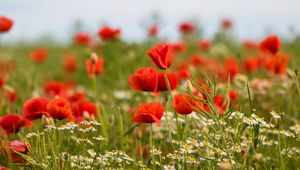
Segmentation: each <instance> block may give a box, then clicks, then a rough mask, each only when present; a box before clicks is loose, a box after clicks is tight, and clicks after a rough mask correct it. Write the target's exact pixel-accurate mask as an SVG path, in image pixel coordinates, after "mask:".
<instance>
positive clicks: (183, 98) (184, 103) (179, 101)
mask: <svg viewBox="0 0 300 170" xmlns="http://www.w3.org/2000/svg"><path fill="white" fill-rule="evenodd" d="M172 106H173V108H174V109H175V111H176V112H177V113H179V114H182V115H186V114H190V113H192V112H193V108H192V106H193V107H194V106H195V101H194V100H193V99H191V98H190V97H189V96H187V95H185V94H176V95H174V101H173V103H172Z"/></svg>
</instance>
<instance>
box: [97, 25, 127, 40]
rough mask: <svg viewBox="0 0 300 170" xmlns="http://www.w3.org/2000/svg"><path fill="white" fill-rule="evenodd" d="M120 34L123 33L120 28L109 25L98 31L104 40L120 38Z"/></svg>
mask: <svg viewBox="0 0 300 170" xmlns="http://www.w3.org/2000/svg"><path fill="white" fill-rule="evenodd" d="M120 34H121V30H120V29H114V28H111V27H109V26H104V27H102V28H101V29H100V30H99V32H98V36H99V37H100V38H101V39H102V40H104V41H105V40H115V39H118V38H119V36H120Z"/></svg>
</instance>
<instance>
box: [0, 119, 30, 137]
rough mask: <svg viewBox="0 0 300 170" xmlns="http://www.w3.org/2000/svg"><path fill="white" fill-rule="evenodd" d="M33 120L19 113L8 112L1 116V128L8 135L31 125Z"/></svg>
mask: <svg viewBox="0 0 300 170" xmlns="http://www.w3.org/2000/svg"><path fill="white" fill-rule="evenodd" d="M30 126H31V122H30V121H29V120H27V119H25V118H24V117H23V116H20V115H18V114H7V115H5V116H2V117H0V129H3V130H4V131H5V132H6V134H7V135H8V136H11V135H12V134H14V133H17V132H18V131H19V130H20V129H21V128H22V127H30Z"/></svg>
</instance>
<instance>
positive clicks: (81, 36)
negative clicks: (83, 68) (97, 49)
mask: <svg viewBox="0 0 300 170" xmlns="http://www.w3.org/2000/svg"><path fill="white" fill-rule="evenodd" d="M74 42H75V43H76V44H79V45H86V46H89V45H91V44H92V43H93V40H92V37H91V35H90V34H89V33H87V32H78V33H76V34H75V36H74Z"/></svg>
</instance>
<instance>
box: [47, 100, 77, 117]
mask: <svg viewBox="0 0 300 170" xmlns="http://www.w3.org/2000/svg"><path fill="white" fill-rule="evenodd" d="M47 110H48V113H49V115H50V116H51V117H53V118H55V119H59V120H62V119H66V120H69V121H73V120H74V116H73V114H72V108H71V105H70V103H69V102H68V101H67V100H66V99H65V98H56V99H53V100H51V101H50V102H49V103H48V105H47Z"/></svg>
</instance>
